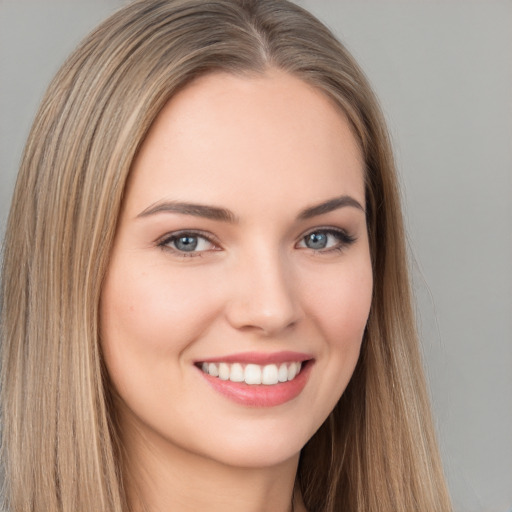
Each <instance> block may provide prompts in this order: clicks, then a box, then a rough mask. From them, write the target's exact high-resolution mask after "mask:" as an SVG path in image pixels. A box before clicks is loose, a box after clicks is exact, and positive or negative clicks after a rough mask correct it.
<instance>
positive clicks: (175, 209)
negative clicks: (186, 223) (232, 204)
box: [137, 201, 238, 224]
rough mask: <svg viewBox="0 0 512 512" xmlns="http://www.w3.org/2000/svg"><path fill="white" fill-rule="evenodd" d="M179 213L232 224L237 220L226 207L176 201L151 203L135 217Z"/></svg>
mask: <svg viewBox="0 0 512 512" xmlns="http://www.w3.org/2000/svg"><path fill="white" fill-rule="evenodd" d="M164 212H165V213H181V214H182V215H192V216H194V217H204V218H206V219H211V220H219V221H222V222H229V223H231V224H234V223H236V222H238V218H237V217H236V215H235V214H234V213H233V212H232V211H230V210H228V209H226V208H219V207H218V206H208V205H204V204H194V203H181V202H178V201H162V202H158V203H155V204H152V205H151V206H149V207H148V208H146V209H145V210H144V211H142V212H141V213H139V214H138V215H137V217H148V216H149V215H155V214H156V213H164Z"/></svg>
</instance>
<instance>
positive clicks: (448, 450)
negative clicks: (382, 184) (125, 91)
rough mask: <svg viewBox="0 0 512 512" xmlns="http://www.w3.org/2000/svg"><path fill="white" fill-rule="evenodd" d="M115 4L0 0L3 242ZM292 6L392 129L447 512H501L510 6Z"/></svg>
mask: <svg viewBox="0 0 512 512" xmlns="http://www.w3.org/2000/svg"><path fill="white" fill-rule="evenodd" d="M122 3H123V2H122V0H108V1H107V0H103V1H101V2H99V1H91V0H87V1H85V0H80V1H79V0H66V1H64V0H61V1H55V0H44V1H43V0H30V1H28V0H0V235H1V234H2V233H3V231H4V229H5V221H6V217H7V211H8V206H9V201H10V195H11V193H12V187H13V186H14V181H15V175H16V169H17V166H18V162H19V158H20V154H21V151H22V147H23V143H24V139H25V138H26V136H27V133H28V129H29V126H30V123H31V120H32V118H33V115H34V113H35V110H36V108H37V105H38V103H39V101H40V99H41V97H42V94H43V92H44V89H45V87H46V85H47V83H48V81H49V80H50V78H51V77H52V75H53V74H54V73H55V72H56V70H57V69H58V66H59V65H60V63H61V62H62V61H63V59H64V57H65V56H66V55H67V54H68V53H69V52H70V51H71V49H72V48H73V47H74V46H75V45H76V44H77V43H78V42H79V41H80V39H81V38H82V37H83V36H84V35H85V34H86V33H87V32H88V31H89V30H90V29H91V28H93V27H94V25H95V24H96V23H97V22H99V21H100V20H101V19H102V18H103V17H104V16H105V15H107V14H108V13H110V12H112V11H113V10H114V9H115V8H116V7H117V6H120V5H122ZM300 3H301V4H302V5H304V6H305V7H307V8H308V9H310V10H311V11H313V12H314V13H315V14H316V15H317V16H319V17H320V18H321V19H322V20H323V21H324V22H326V23H327V25H329V26H330V27H331V28H332V29H333V30H334V31H335V32H336V33H337V34H338V35H339V37H340V38H341V39H342V40H343V41H344V42H345V43H346V45H347V46H348V47H349V49H350V50H351V51H352V52H353V54H354V55H355V57H356V58H357V59H358V61H359V62H360V64H361V65H362V67H363V68H364V69H365V71H366V73H367V75H368V76H369V78H370V81H371V82H372V83H373V85H374V87H375V89H376V91H377V94H378V95H379V97H380V98H381V101H382V105H383V108H384V111H385V114H386V117H387V119H388V122H389V127H390V130H391V133H392V137H393V141H394V146H395V151H396V156H397V161H398V166H399V170H400V173H401V176H402V181H403V196H404V204H405V207H406V221H407V224H408V229H409V239H410V249H411V259H412V261H413V268H414V271H413V278H414V289H415V292H416V296H417V302H418V308H417V309H418V319H419V323H420V330H421V334H422V342H423V352H424V355H425V362H426V366H427V373H428V377H429V383H430V388H431V396H432V401H433V404H434V413H435V418H436V425H437V428H438V433H439V440H440V444H441V449H442V453H443V460H444V463H445V468H446V473H447V476H448V480H449V485H450V489H451V492H452V495H453V499H454V503H455V509H456V512H506V511H508V510H511V507H512V264H511V263H512V201H511V197H512V149H511V148H512V2H511V1H510V0H501V1H487V0H480V1H464V0H458V1H444V2H443V1H428V0H422V1H420V0H410V1H398V0H387V1H376V0H374V1H369V0H365V1H360V2H356V1H355V0H352V1H339V0H316V1H315V0H309V1H306V0H303V1H301V2H300ZM411 512H412V511H411Z"/></svg>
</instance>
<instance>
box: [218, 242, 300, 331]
mask: <svg viewBox="0 0 512 512" xmlns="http://www.w3.org/2000/svg"><path fill="white" fill-rule="evenodd" d="M229 280H230V288H231V290H230V297H229V300H228V304H227V307H226V317H227V320H228V322H229V323H230V324H231V326H232V327H234V328H235V329H239V330H253V331H256V332H260V333H261V334H263V335H266V336H272V335H276V334H278V333H279V332H281V331H284V330H286V329H288V328H291V327H292V326H294V325H295V324H296V323H297V322H299V320H300V318H301V309H300V306H299V297H298V293H297V288H296V282H295V280H294V279H293V275H292V272H291V268H290V265H289V264H287V261H286V260H285V258H284V257H283V256H282V255H280V254H279V253H278V251H275V253H272V254H262V253H261V252H260V253H259V254H253V255H251V257H248V258H244V259H243V261H240V262H238V264H237V266H236V269H234V272H233V273H232V275H231V276H230V277H229Z"/></svg>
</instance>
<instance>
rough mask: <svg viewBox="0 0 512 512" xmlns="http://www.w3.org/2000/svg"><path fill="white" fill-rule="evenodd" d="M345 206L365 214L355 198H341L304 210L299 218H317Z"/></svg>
mask: <svg viewBox="0 0 512 512" xmlns="http://www.w3.org/2000/svg"><path fill="white" fill-rule="evenodd" d="M345 206H350V207H353V208H357V209H358V210H361V211H362V212H363V213H365V209H364V208H363V206H362V205H361V203H360V202H359V201H357V200H356V199H354V198H353V197H351V196H339V197H334V198H333V199H329V200H327V201H324V202H323V203H320V204H317V205H314V206H310V207H308V208H306V209H305V210H302V211H301V212H300V213H299V215H298V217H297V218H298V219H301V220H305V219H311V218H312V217H317V216H318V215H323V214H325V213H329V212H332V211H334V210H338V209H339V208H344V207H345Z"/></svg>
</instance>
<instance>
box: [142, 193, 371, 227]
mask: <svg viewBox="0 0 512 512" xmlns="http://www.w3.org/2000/svg"><path fill="white" fill-rule="evenodd" d="M347 206H349V207H353V208H357V209H358V210H361V211H362V212H363V213H364V212H365V209H364V208H363V206H362V205H361V203H360V202H359V201H357V200H356V199H354V198H353V197H351V196H347V195H344V196H339V197H334V198H332V199H328V200H327V201H324V202H322V203H320V204H316V205H313V206H309V207H308V208H305V209H304V210H302V211H301V212H300V213H299V215H297V219H299V220H307V219H311V218H313V217H317V216H318V215H323V214H325V213H329V212H332V211H334V210H338V209H340V208H344V207H347ZM158 213H179V214H182V215H192V216H194V217H203V218H206V219H211V220H217V221H221V222H228V223H230V224H235V223H237V222H238V217H237V216H236V215H235V214H234V213H233V212H232V211H231V210H228V209H227V208H220V207H218V206H210V205H204V204H196V203H183V202H179V201H161V202H157V203H155V204H152V205H151V206H149V207H148V208H146V209H145V210H143V211H142V212H141V213H139V214H138V215H137V218H140V217H149V216H150V215H155V214H158Z"/></svg>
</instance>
